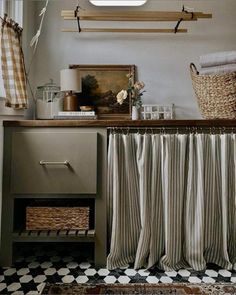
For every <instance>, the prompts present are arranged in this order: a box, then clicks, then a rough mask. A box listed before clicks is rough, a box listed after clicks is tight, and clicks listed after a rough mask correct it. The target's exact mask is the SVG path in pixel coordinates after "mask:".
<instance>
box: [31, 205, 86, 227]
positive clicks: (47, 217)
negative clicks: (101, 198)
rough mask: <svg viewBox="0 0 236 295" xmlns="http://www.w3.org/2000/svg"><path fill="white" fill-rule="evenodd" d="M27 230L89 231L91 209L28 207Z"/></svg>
mask: <svg viewBox="0 0 236 295" xmlns="http://www.w3.org/2000/svg"><path fill="white" fill-rule="evenodd" d="M26 229H27V230H69V229H74V230H79V229H89V207H27V208H26Z"/></svg>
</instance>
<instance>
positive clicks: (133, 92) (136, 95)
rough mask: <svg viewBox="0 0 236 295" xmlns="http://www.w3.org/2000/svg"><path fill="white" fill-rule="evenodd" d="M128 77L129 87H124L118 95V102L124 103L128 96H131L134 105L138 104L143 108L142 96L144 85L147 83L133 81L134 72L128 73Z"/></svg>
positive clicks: (137, 105)
mask: <svg viewBox="0 0 236 295" xmlns="http://www.w3.org/2000/svg"><path fill="white" fill-rule="evenodd" d="M127 78H128V79H129V82H128V89H127V90H125V89H122V90H121V91H120V92H119V93H118V94H117V96H116V98H117V102H118V103H119V104H120V105H122V104H123V102H124V100H125V99H126V98H127V97H131V101H132V106H136V107H137V108H141V107H142V96H143V93H144V92H145V90H143V89H144V87H145V84H144V83H143V82H139V81H137V82H135V83H133V75H132V74H128V75H127Z"/></svg>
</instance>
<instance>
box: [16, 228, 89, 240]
mask: <svg viewBox="0 0 236 295" xmlns="http://www.w3.org/2000/svg"><path fill="white" fill-rule="evenodd" d="M12 240H13V242H94V240H95V230H48V231H47V230H42V231H40V230H35V231H31V230H28V231H27V230H24V231H15V232H13V234H12Z"/></svg>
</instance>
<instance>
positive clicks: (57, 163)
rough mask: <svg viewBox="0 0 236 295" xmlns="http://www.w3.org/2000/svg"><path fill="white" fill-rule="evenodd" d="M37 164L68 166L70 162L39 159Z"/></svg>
mask: <svg viewBox="0 0 236 295" xmlns="http://www.w3.org/2000/svg"><path fill="white" fill-rule="evenodd" d="M39 164H40V165H41V166H46V165H56V166H59V165H64V166H70V163H69V161H63V162H50V161H43V160H41V161H39Z"/></svg>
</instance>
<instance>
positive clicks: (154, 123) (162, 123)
mask: <svg viewBox="0 0 236 295" xmlns="http://www.w3.org/2000/svg"><path fill="white" fill-rule="evenodd" d="M3 126H4V127H106V128H107V127H137V128H138V127H172V126H173V127H184V126H188V127H236V120H139V121H132V120H86V121H84V120H17V121H16V120H6V121H3Z"/></svg>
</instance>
